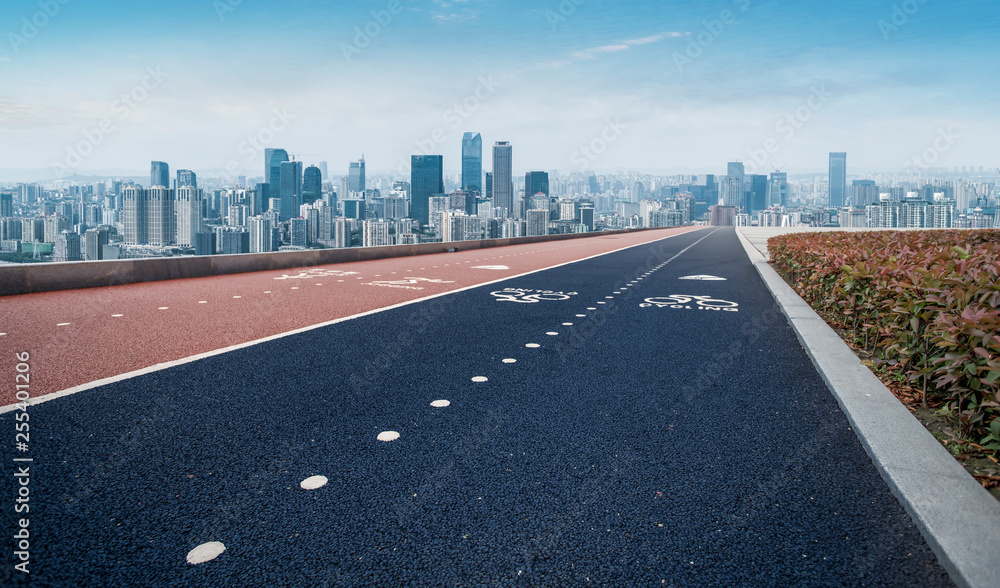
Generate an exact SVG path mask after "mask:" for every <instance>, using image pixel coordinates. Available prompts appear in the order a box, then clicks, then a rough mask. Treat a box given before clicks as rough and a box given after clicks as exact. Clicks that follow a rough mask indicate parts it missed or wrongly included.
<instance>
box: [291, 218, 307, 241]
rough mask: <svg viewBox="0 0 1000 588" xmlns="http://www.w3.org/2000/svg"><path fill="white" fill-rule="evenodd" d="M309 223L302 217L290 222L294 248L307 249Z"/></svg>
mask: <svg viewBox="0 0 1000 588" xmlns="http://www.w3.org/2000/svg"><path fill="white" fill-rule="evenodd" d="M308 231H309V223H308V222H307V221H306V219H304V218H302V217H296V218H293V219H290V220H289V221H288V233H289V239H290V243H291V245H292V247H306V246H308V244H309V232H308Z"/></svg>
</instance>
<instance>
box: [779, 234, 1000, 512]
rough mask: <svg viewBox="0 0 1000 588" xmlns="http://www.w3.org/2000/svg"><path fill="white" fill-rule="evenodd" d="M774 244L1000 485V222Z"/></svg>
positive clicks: (822, 307)
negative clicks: (988, 227)
mask: <svg viewBox="0 0 1000 588" xmlns="http://www.w3.org/2000/svg"><path fill="white" fill-rule="evenodd" d="M768 251H769V252H770V255H771V265H772V266H773V267H774V268H775V270H777V272H778V273H779V274H781V276H782V277H783V278H784V279H785V280H786V281H787V282H788V283H789V284H790V285H791V286H792V287H793V288H795V290H796V292H798V294H799V295H800V296H801V297H802V298H803V299H804V300H805V301H806V302H808V303H809V304H810V305H811V306H812V307H813V308H814V309H815V310H816V311H817V312H818V313H819V314H820V315H821V316H822V317H823V318H824V319H825V320H826V321H827V322H828V323H829V324H830V325H831V326H832V327H834V328H835V329H836V330H837V331H838V332H839V333H840V334H841V336H842V337H843V338H844V340H845V341H846V342H847V343H848V344H849V345H850V346H851V347H852V348H853V349H854V350H855V353H857V354H858V355H859V356H860V357H861V359H862V361H863V362H864V363H865V364H866V365H868V366H869V367H870V368H871V369H872V371H874V372H875V374H876V375H878V376H879V377H880V378H881V379H882V381H883V382H885V383H886V386H887V387H888V388H889V389H890V390H892V392H893V393H894V394H895V395H896V396H897V397H898V398H899V399H900V400H901V401H902V402H903V403H904V404H906V405H907V406H908V408H910V410H911V411H912V412H914V414H915V415H916V416H917V417H918V418H920V420H921V422H923V423H924V424H925V426H927V427H928V429H929V430H930V431H931V432H932V433H933V434H934V435H935V436H936V437H937V438H938V439H939V440H941V442H942V443H943V444H944V445H945V446H946V447H947V448H948V449H949V450H950V451H951V452H952V454H953V455H955V456H956V458H958V459H959V460H960V461H962V462H963V463H964V464H965V465H966V467H967V469H969V470H970V471H971V472H972V473H973V475H975V476H976V478H977V479H978V480H979V481H980V482H981V483H982V484H983V486H985V487H987V488H994V495H998V494H1000V491H998V490H996V489H998V488H1000V467H997V463H998V462H997V457H998V456H1000V231H998V230H973V231H960V230H936V231H872V232H830V233H794V234H789V235H783V236H780V237H772V238H771V239H769V240H768ZM998 497H1000V496H998Z"/></svg>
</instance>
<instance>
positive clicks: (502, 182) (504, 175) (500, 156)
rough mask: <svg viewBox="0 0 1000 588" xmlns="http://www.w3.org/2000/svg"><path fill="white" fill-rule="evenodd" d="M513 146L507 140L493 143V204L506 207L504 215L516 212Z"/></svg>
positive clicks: (497, 206)
mask: <svg viewBox="0 0 1000 588" xmlns="http://www.w3.org/2000/svg"><path fill="white" fill-rule="evenodd" d="M511 159H512V148H511V145H510V143H509V142H507V141H497V142H496V143H495V144H494V145H493V206H494V207H495V208H502V209H504V211H505V212H504V216H505V217H510V216H512V213H513V212H514V176H513V172H512V167H511V165H512V164H511Z"/></svg>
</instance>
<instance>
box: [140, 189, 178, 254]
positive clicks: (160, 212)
mask: <svg viewBox="0 0 1000 588" xmlns="http://www.w3.org/2000/svg"><path fill="white" fill-rule="evenodd" d="M148 195H149V196H148V204H147V208H146V214H147V215H148V220H147V221H146V230H147V237H148V241H147V242H148V243H149V244H150V245H159V246H164V245H173V244H174V237H175V236H176V234H177V224H176V221H177V219H176V217H175V216H174V191H173V190H171V189H170V188H166V187H163V186H156V187H154V188H150V189H149V191H148Z"/></svg>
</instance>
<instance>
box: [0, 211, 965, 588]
mask: <svg viewBox="0 0 1000 588" xmlns="http://www.w3.org/2000/svg"><path fill="white" fill-rule="evenodd" d="M705 275H708V276H713V277H718V278H724V280H706V279H683V278H685V277H690V276H705ZM511 360H513V361H511ZM441 400H447V401H448V403H449V405H448V406H443V407H442V406H432V403H435V404H442V403H440V402H435V401H441ZM18 412H19V411H14V412H9V413H5V414H2V415H0V430H4V431H8V433H7V434H8V435H11V436H12V435H13V430H14V421H15V418H16V415H17V413H18ZM28 413H29V414H30V423H31V449H30V455H31V456H32V458H33V459H34V461H33V462H32V463H31V464H30V471H31V477H30V501H31V502H30V506H31V513H30V514H31V519H30V533H31V541H30V543H31V546H30V553H31V560H30V561H31V564H30V565H31V574H30V579H31V585H36V586H49V585H52V586H139V585H142V586H243V585H246V586H446V585H450V586H508V585H509V586H580V585H604V586H664V585H665V586H754V585H760V586H776V585H785V586H787V585H794V586H808V585H815V586H831V585H833V586H883V585H885V586H918V585H919V586H938V585H950V582H949V580H948V578H947V576H946V574H945V572H944V571H943V570H942V568H941V567H940V566H939V565H938V564H937V563H936V561H935V559H934V556H933V554H932V553H931V551H930V549H929V548H928V547H927V545H926V543H925V542H924V541H923V539H922V538H921V536H920V534H919V532H918V530H917V529H916V527H915V526H914V525H913V523H912V522H911V521H910V519H909V518H908V517H907V516H906V514H905V513H904V511H903V509H902V508H901V507H900V506H899V504H898V503H897V502H896V500H895V499H894V498H893V496H892V495H891V494H890V492H889V490H888V488H887V487H886V486H885V484H884V483H883V482H882V480H881V478H880V477H879V475H878V474H877V472H876V471H875V468H874V467H873V466H872V464H871V463H870V461H869V459H868V457H867V455H866V454H865V452H864V450H863V449H862V447H861V445H860V443H859V442H858V440H857V438H856V437H855V435H854V433H853V432H852V431H851V430H850V428H849V425H848V423H847V420H846V419H845V417H844V416H843V414H842V413H841V412H840V410H839V408H838V406H837V404H836V402H835V401H834V399H833V398H832V396H831V395H830V393H829V392H828V391H827V390H826V387H825V385H824V384H823V382H822V381H821V380H820V378H819V376H818V375H817V373H816V371H815V369H814V368H813V366H812V364H811V363H810V361H809V360H808V358H807V357H806V355H805V353H804V352H803V350H802V349H801V347H800V346H799V344H798V341H797V340H796V338H795V335H794V333H793V332H792V329H791V328H790V326H789V325H788V323H787V321H786V320H785V319H784V317H783V315H782V314H781V313H780V311H779V309H778V308H777V307H776V306H775V304H774V302H773V299H772V297H771V295H770V293H769V292H768V291H767V289H766V288H765V287H764V285H763V284H762V283H761V281H760V279H759V278H758V276H757V274H756V272H755V271H754V269H753V267H752V266H751V264H750V263H749V262H748V261H747V259H746V256H745V254H744V253H743V251H742V248H741V247H740V245H739V242H738V241H737V238H736V236H735V234H734V232H733V231H732V229H722V230H705V231H696V232H691V233H687V234H684V235H680V236H677V237H673V238H670V239H666V240H663V241H660V242H657V243H653V244H647V245H641V246H637V247H633V248H631V249H627V250H624V251H620V252H616V253H612V254H608V255H604V256H600V257H596V258H593V259H589V260H586V261H581V262H577V263H571V264H568V265H564V266H562V267H558V268H554V269H550V270H546V271H543V272H538V273H535V274H531V275H528V276H523V277H520V278H513V279H510V280H506V281H504V282H502V283H498V284H492V285H488V286H483V287H476V288H472V289H468V290H464V291H461V292H457V293H453V294H449V295H446V296H441V297H438V298H434V299H431V300H427V301H424V302H420V303H417V304H412V305H408V306H403V307H399V308H394V309H391V310H387V311H384V312H379V313H376V314H371V315H368V316H364V317H361V318H357V319H354V320H350V321H346V322H341V323H338V324H334V325H331V326H328V327H323V328H320V329H315V330H310V331H307V332H303V333H300V334H297V335H292V336H288V337H283V338H280V339H275V340H272V341H267V342H264V343H261V344H259V345H254V346H251V347H246V348H243V349H238V350H235V351H232V352H229V353H225V354H222V355H217V356H214V357H209V358H207V359H203V360H199V361H196V362H192V363H187V364H184V365H180V366H177V367H174V368H170V369H167V370H162V371H157V372H154V373H150V374H146V375H143V376H139V377H135V378H131V379H127V380H124V381H121V382H116V383H113V384H110V385H107V386H102V387H99V388H94V389H91V390H87V391H84V392H81V393H79V394H76V395H73V396H68V397H65V398H60V399H56V400H52V401H50V402H47V403H44V404H41V405H38V406H32V407H30V408H29V409H28ZM388 432H395V433H397V434H398V438H394V437H395V435H392V434H389V435H388V436H386V434H387V433H388ZM380 436H381V437H382V438H386V439H393V438H394V440H389V441H381V440H379V437H380ZM5 450H6V461H7V462H8V463H10V460H11V459H12V458H14V457H17V455H12V454H13V449H12V448H10V447H8V446H7V445H6V444H5ZM317 475H319V476H324V477H326V478H327V483H326V484H325V485H322V486H321V487H318V488H315V489H309V490H307V489H304V488H302V487H301V484H302V483H303V481H305V480H307V479H310V478H311V477H312V476H317ZM11 496H13V493H12V492H8V493H7V497H6V498H5V499H4V503H3V513H4V517H3V520H4V529H16V522H15V515H14V510H13V502H12V498H11ZM8 536H10V533H8ZM208 542H220V543H222V544H224V546H225V551H223V552H222V553H221V554H218V555H217V557H214V559H210V560H208V561H204V562H203V563H197V564H192V563H188V560H187V559H186V558H188V557H189V554H190V553H191V551H192V550H193V549H195V548H196V547H198V546H200V545H203V544H206V543H208ZM9 545H10V543H9V540H8V553H10V549H9ZM24 578H25V576H24V575H23V574H20V573H19V572H16V571H15V570H14V569H13V564H12V563H8V565H6V566H5V568H4V569H3V572H2V574H0V580H2V581H3V582H2V583H3V584H4V585H7V584H14V583H21V582H23V580H24Z"/></svg>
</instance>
